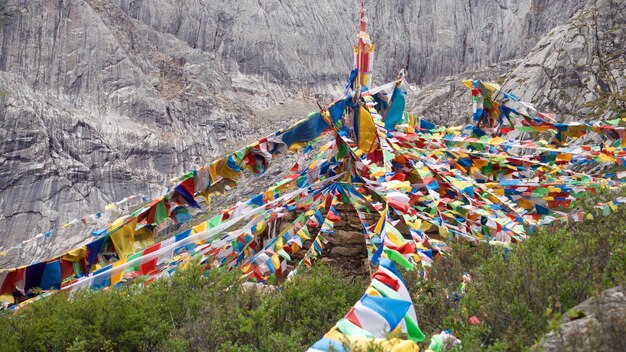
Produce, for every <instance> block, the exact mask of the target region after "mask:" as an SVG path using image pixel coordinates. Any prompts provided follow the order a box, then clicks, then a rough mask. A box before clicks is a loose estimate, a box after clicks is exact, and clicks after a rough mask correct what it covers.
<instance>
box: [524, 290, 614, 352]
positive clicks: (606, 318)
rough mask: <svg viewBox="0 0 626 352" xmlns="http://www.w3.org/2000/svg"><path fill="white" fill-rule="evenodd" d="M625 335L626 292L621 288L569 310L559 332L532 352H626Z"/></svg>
mask: <svg viewBox="0 0 626 352" xmlns="http://www.w3.org/2000/svg"><path fill="white" fill-rule="evenodd" d="M624 334H626V291H625V290H624V287H623V286H618V287H615V288H612V289H609V290H605V291H602V292H601V293H600V294H599V295H597V296H596V297H593V298H590V299H588V300H586V301H584V302H583V303H581V304H579V305H577V306H576V307H574V308H572V309H570V310H569V311H568V313H567V315H566V316H565V317H564V318H563V319H562V320H561V324H560V326H559V327H558V329H557V330H555V331H552V332H550V333H549V334H548V335H546V336H545V338H544V339H543V340H542V341H541V342H540V343H539V344H537V345H536V346H534V347H533V350H534V351H546V352H559V351H607V352H608V351H624V350H626V339H624Z"/></svg>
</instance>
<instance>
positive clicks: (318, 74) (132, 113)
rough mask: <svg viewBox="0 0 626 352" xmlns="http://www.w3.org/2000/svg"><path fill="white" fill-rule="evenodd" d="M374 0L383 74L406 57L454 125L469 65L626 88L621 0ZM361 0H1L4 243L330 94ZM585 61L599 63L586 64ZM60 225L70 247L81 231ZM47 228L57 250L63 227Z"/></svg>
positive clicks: (428, 105) (536, 84) (553, 84)
mask: <svg viewBox="0 0 626 352" xmlns="http://www.w3.org/2000/svg"><path fill="white" fill-rule="evenodd" d="M367 6H368V9H369V10H370V11H369V18H370V22H369V23H370V27H371V28H372V33H371V35H372V37H373V38H374V40H375V42H376V43H377V44H378V50H377V57H376V62H375V66H374V69H375V71H376V76H375V81H377V82H378V83H382V82H384V81H387V80H390V79H391V78H392V77H394V76H395V72H396V71H397V70H398V68H400V66H402V65H403V64H404V63H405V62H407V60H408V62H409V68H410V72H411V76H410V80H411V82H413V83H416V84H421V85H422V86H421V89H418V90H416V91H415V93H416V95H417V97H418V98H419V102H418V106H416V107H415V111H418V112H421V111H423V112H425V114H426V115H427V116H429V115H430V114H431V112H432V111H437V114H438V116H439V117H438V118H436V120H438V121H444V122H445V121H448V122H456V120H450V118H449V116H450V113H452V112H454V111H456V109H457V106H460V107H461V108H462V109H466V110H467V109H468V106H469V104H468V103H467V102H468V101H469V95H468V94H467V93H466V91H465V90H464V89H460V88H458V89H457V86H456V85H455V83H454V81H455V80H457V77H461V76H465V77H467V75H468V74H470V73H471V74H472V75H475V74H477V76H474V77H478V78H483V77H481V73H482V72H491V73H489V74H488V75H490V76H498V77H502V79H504V80H508V81H507V82H509V81H510V82H511V86H513V84H514V83H515V84H521V87H522V88H521V89H522V90H523V91H526V92H529V93H528V94H531V93H533V94H535V92H539V93H537V94H539V95H531V96H524V95H522V96H523V97H524V98H526V99H527V100H529V101H531V102H536V103H538V104H540V105H542V106H546V107H553V106H554V107H558V108H563V107H570V109H571V110H569V111H576V110H575V109H576V107H579V106H585V104H587V103H588V102H589V101H592V102H597V103H598V104H597V105H598V106H600V103H602V101H598V99H604V98H603V97H605V95H603V94H604V93H602V92H605V91H606V92H610V93H611V94H617V95H619V94H623V86H624V82H623V76H624V75H623V73H624V71H623V66H620V65H622V64H623V55H621V56H620V55H619V54H620V52H621V53H623V50H624V49H623V48H624V46H623V39H621V38H623V37H624V36H623V31H624V9H623V2H622V1H615V0H614V1H610V0H597V1H592V0H589V1H577V0H556V1H543V0H525V1H513V0H510V1H508V0H498V1H494V0H474V1H470V2H467V3H463V4H460V3H459V2H458V1H453V0H449V1H448V0H445V1H436V2H433V1H425V0H423V1H417V0H415V1H397V2H382V1H368V2H367ZM356 8H357V3H356V2H354V4H353V3H352V2H335V1H329V0H318V1H313V2H312V1H304V0H294V1H280V0H259V1H250V0H244V1H234V0H233V1H208V0H207V1H203V0H193V1H185V2H184V5H181V3H180V2H179V1H174V0H153V1H142V0H134V1H131V0H59V1H28V0H0V211H1V213H0V246H5V247H7V246H10V245H13V244H15V243H17V242H20V241H22V240H24V239H26V238H28V237H30V236H33V235H35V234H36V233H38V232H41V231H46V230H48V229H49V228H51V227H53V226H55V225H58V224H61V223H65V222H67V221H69V220H70V219H73V218H75V217H77V216H80V215H83V214H87V213H90V212H95V211H97V210H100V209H102V208H103V207H104V205H105V204H107V203H109V202H111V201H114V200H119V199H121V198H123V197H125V196H127V195H130V194H134V193H139V192H141V193H144V194H146V195H148V196H156V195H158V194H160V193H161V192H162V191H163V190H164V189H165V186H166V185H167V180H168V179H169V178H170V177H172V176H176V175H179V174H181V173H182V172H184V171H186V170H188V169H190V168H192V167H194V166H198V165H202V164H205V163H206V162H208V161H210V160H211V159H212V158H214V157H216V156H218V155H219V154H221V153H223V152H225V151H226V150H230V149H232V148H233V147H235V146H237V145H242V144H244V143H246V142H250V141H253V140H255V139H256V138H258V137H260V136H262V135H263V134H265V133H268V132H270V131H271V130H275V129H277V128H279V127H282V126H287V125H288V124H289V123H290V122H289V121H293V120H295V118H299V117H301V115H302V114H304V113H305V112H307V111H310V110H313V109H315V106H316V105H315V101H316V100H319V101H328V98H329V94H332V93H334V92H336V91H337V90H338V89H339V87H340V86H341V85H342V82H343V81H344V80H345V79H346V76H347V72H348V70H349V69H350V68H351V66H352V65H351V62H352V52H351V50H350V47H351V45H352V43H353V38H354V37H355V34H356V22H357V19H356ZM605 8H607V9H608V10H606V11H605V10H603V9H605ZM613 9H615V10H613ZM602 16H604V17H602ZM605 17H606V18H610V19H611V21H612V22H610V23H609V22H607V21H605ZM599 18H602V20H598V19H599ZM564 26H565V27H564ZM567 26H569V27H567ZM574 30H576V31H578V32H576V33H579V34H578V35H574ZM546 34H547V35H548V36H546V37H544V36H545V35H546ZM542 37H543V39H542ZM585 45H586V46H585ZM531 49H532V50H531ZM555 52H562V53H561V54H558V55H557V54H555ZM583 59H584V60H583ZM572 60H573V61H576V62H579V63H580V64H581V65H582V66H581V67H585V70H587V68H589V69H588V71H586V72H588V73H580V74H578V73H576V74H577V75H578V76H576V77H574V75H573V74H572V73H571V70H569V69H568V68H569V67H571V65H572V62H573V61H572ZM580 60H582V61H580ZM489 65H496V66H494V67H497V70H495V71H493V72H497V73H493V72H492V71H491V69H489V70H487V71H486V70H484V67H486V66H489ZM564 67H565V68H564ZM467 70H472V71H471V72H467ZM620 70H621V71H620ZM463 72H465V73H463ZM576 72H582V71H580V70H576ZM589 72H590V73H589ZM598 72H601V73H600V74H596V73H598ZM459 74H460V76H451V77H448V78H446V79H445V80H443V82H444V83H437V84H435V85H431V86H424V84H428V83H429V82H432V81H435V80H439V78H440V77H442V76H450V75H459ZM620 75H621V76H620ZM485 77H486V76H485ZM498 77H495V78H498ZM620 77H621V78H620ZM486 78H491V77H486ZM576 79H578V81H576ZM428 87H437V90H433V89H429V88H428ZM564 87H567V88H564ZM598 87H599V89H600V91H598V90H597V88H598ZM607 87H608V88H607ZM562 89H565V90H566V94H565V95H562V93H561V90H562ZM433 92H434V93H433ZM589 92H592V93H589ZM593 92H595V93H593ZM620 92H621V93H620ZM611 94H610V95H609V98H610V99H613V100H611V102H613V101H619V96H618V97H617V98H615V97H614V96H613V95H611ZM544 98H545V99H544ZM609 98H607V99H609ZM607 101H608V100H607ZM461 102H462V103H461ZM457 104H460V105H457ZM463 104H465V105H463ZM570 104H571V105H570ZM607 104H609V103H607ZM610 104H613V103H610ZM617 106H618V107H619V104H618V105H617ZM590 109H591V108H590ZM599 110H601V109H598V111H599ZM427 111H428V112H427ZM569 111H568V112H569ZM590 111H591V112H593V111H596V110H590ZM459 121H460V120H459ZM63 236H64V240H65V243H64V245H66V246H67V245H70V244H72V243H76V242H77V241H80V240H81V239H82V238H84V236H85V230H84V229H81V228H80V227H79V226H77V227H76V228H75V229H73V230H72V229H70V231H64V234H63ZM50 242H51V243H54V244H55V245H54V246H49V247H46V251H49V250H55V249H58V248H56V247H55V246H59V245H60V244H59V242H61V241H59V240H58V238H57V239H55V240H54V241H50ZM32 247H36V246H34V245H33V246H32ZM46 251H43V250H42V249H40V250H39V254H40V255H45V252H46ZM29 253H30V252H29V251H26V250H24V251H22V256H23V257H28V256H29Z"/></svg>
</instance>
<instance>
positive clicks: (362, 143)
mask: <svg viewBox="0 0 626 352" xmlns="http://www.w3.org/2000/svg"><path fill="white" fill-rule="evenodd" d="M358 124H359V126H358V131H359V135H358V139H359V146H358V148H359V149H360V150H361V151H362V152H364V153H368V152H370V150H371V149H372V146H373V145H374V140H375V139H376V137H377V135H378V133H377V130H376V125H375V124H374V120H373V119H372V115H371V114H370V113H369V111H367V109H365V108H364V107H363V106H361V108H360V109H359V116H358Z"/></svg>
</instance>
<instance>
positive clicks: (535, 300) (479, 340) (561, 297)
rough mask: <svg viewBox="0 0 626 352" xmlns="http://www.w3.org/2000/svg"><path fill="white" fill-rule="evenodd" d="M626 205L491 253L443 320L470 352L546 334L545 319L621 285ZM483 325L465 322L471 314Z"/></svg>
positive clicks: (522, 344) (519, 344)
mask: <svg viewBox="0 0 626 352" xmlns="http://www.w3.org/2000/svg"><path fill="white" fill-rule="evenodd" d="M625 216H626V210H624V209H622V208H620V209H619V210H618V211H617V212H615V213H613V214H611V215H609V216H607V217H599V218H597V219H595V220H593V221H584V222H581V223H579V224H576V225H572V226H569V227H567V226H560V227H556V226H555V227H554V228H551V229H545V230H543V231H541V232H540V233H539V234H538V235H535V236H531V237H530V238H529V239H528V240H527V241H526V242H525V243H523V244H520V245H517V246H512V248H511V249H510V251H508V250H506V251H505V250H502V249H494V250H492V255H491V256H490V257H489V258H488V259H487V260H486V261H485V262H483V263H482V264H481V265H480V266H479V267H478V268H477V269H476V270H475V271H474V272H473V282H472V284H471V285H469V286H468V289H467V296H465V297H464V298H463V299H462V300H461V301H460V310H458V311H457V312H454V313H453V312H448V315H447V318H446V322H447V323H448V324H449V326H448V327H453V328H454V330H455V332H456V333H457V336H458V337H460V338H461V339H462V340H463V345H464V348H465V349H469V350H478V349H485V348H491V349H493V350H519V349H523V348H526V347H529V346H530V345H532V344H533V343H535V342H536V341H537V340H538V339H539V338H541V337H542V336H543V334H545V333H546V332H547V331H548V330H549V328H554V326H550V325H549V324H548V322H549V321H550V320H551V319H556V318H559V317H561V316H562V315H563V314H565V313H566V312H567V311H568V310H569V309H570V308H572V307H573V306H575V305H577V304H579V303H580V302H582V301H584V300H585V299H587V298H589V297H591V296H593V294H594V293H595V292H598V291H600V290H602V289H606V288H609V287H614V286H616V285H619V284H623V283H624V274H625V273H626V249H625V246H624V243H626V217H625ZM473 315H476V316H477V317H478V318H479V319H480V320H481V322H482V323H481V325H480V326H471V325H469V324H468V319H469V317H470V316H473Z"/></svg>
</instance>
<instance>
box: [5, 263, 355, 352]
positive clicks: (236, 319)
mask: <svg viewBox="0 0 626 352" xmlns="http://www.w3.org/2000/svg"><path fill="white" fill-rule="evenodd" d="M364 290H365V286H363V285H358V284H357V285H355V284H353V283H350V282H348V281H347V280H344V279H342V278H341V275H337V273H335V272H333V271H331V270H330V269H329V268H328V267H326V266H322V265H318V266H315V267H314V268H313V269H311V270H310V271H308V272H306V273H304V274H303V275H302V276H301V277H300V278H299V280H298V283H297V285H290V284H287V285H285V286H284V287H283V288H282V289H281V290H276V291H270V290H261V289H253V288H244V287H242V285H241V280H240V278H239V275H237V273H235V272H224V271H221V270H215V271H211V272H209V273H208V274H207V275H204V274H203V273H202V268H201V267H200V266H191V267H189V268H187V269H186V270H181V271H179V272H177V273H176V275H175V276H174V277H173V280H172V281H171V282H170V281H168V280H156V281H155V282H153V283H152V284H150V285H147V286H142V285H140V284H135V285H132V286H128V287H122V288H119V289H113V290H107V291H97V292H94V291H88V290H84V291H79V292H77V293H76V294H75V295H74V296H73V298H72V299H71V300H68V299H67V297H66V296H65V295H62V294H57V295H53V296H50V297H47V298H43V299H41V300H39V301H37V302H34V303H33V304H31V305H29V306H27V307H26V308H25V309H23V310H22V311H20V312H18V313H17V314H14V315H6V316H4V317H2V318H1V319H0V341H2V343H0V350H1V351H303V350H306V348H307V347H308V346H309V345H310V344H312V343H313V342H315V341H316V340H317V339H319V338H321V337H322V335H323V334H324V333H325V331H326V330H327V329H328V328H329V327H331V326H333V324H334V323H335V322H336V321H337V320H338V319H340V318H341V317H342V315H343V314H345V312H347V311H348V309H349V308H350V307H351V306H352V305H353V304H354V302H356V301H357V300H358V299H359V298H360V296H361V295H362V294H363V291H364Z"/></svg>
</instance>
